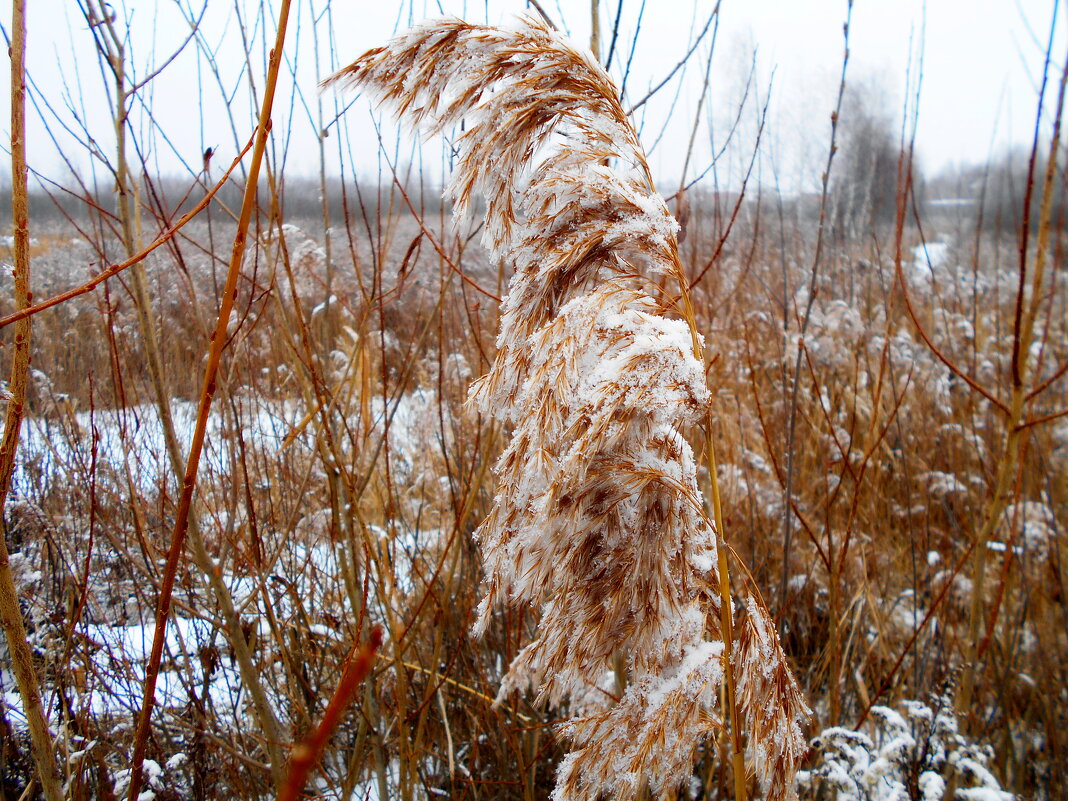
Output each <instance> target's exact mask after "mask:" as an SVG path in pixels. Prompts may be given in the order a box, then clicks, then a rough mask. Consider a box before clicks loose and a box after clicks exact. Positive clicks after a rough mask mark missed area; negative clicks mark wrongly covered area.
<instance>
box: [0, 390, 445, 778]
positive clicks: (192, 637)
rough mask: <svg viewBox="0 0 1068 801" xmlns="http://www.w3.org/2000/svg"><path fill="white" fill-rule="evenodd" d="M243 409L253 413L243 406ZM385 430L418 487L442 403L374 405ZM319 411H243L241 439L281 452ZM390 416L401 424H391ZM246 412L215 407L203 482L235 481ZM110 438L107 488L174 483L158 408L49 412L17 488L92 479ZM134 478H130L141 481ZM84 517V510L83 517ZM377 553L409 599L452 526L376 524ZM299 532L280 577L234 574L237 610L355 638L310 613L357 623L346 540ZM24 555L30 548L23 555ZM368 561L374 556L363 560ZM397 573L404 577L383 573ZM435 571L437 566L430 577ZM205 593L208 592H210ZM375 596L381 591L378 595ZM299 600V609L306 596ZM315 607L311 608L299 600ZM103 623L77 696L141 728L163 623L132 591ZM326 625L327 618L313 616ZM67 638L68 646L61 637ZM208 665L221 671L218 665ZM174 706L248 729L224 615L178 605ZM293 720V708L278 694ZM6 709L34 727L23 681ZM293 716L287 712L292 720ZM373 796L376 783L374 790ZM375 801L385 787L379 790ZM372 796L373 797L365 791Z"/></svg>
mask: <svg viewBox="0 0 1068 801" xmlns="http://www.w3.org/2000/svg"><path fill="white" fill-rule="evenodd" d="M239 406H242V404H240V401H239ZM371 409H372V414H373V418H374V425H373V427H372V433H371V436H372V437H374V436H376V434H375V432H381V431H382V430H383V428H384V426H385V425H387V424H388V426H389V439H390V447H391V450H392V454H391V467H392V470H393V472H394V475H395V477H396V478H398V479H401V480H404V479H407V478H411V479H417V478H418V477H419V471H420V470H421V469H423V468H422V467H421V465H422V463H424V462H425V460H426V457H427V454H428V452H433V451H434V450H437V449H440V447H441V444H440V443H441V439H440V437H441V435H440V434H439V433H438V431H437V429H438V427H439V424H438V420H439V417H438V408H437V397H436V395H435V394H434V393H431V392H425V391H416V392H413V393H409V394H406V395H403V396H401V397H400V398H398V399H396V400H394V401H392V402H386V401H384V400H383V399H381V398H378V399H375V401H374V402H373V403H372V404H371ZM172 411H173V415H174V419H175V423H176V428H177V435H178V439H179V441H180V443H181V446H182V448H183V450H185V449H188V447H189V443H190V441H191V439H192V434H193V429H194V425H195V419H196V405H195V404H194V403H191V402H184V401H175V402H174V403H173V407H172ZM304 417H305V410H304V408H302V407H301V406H300V405H299V404H297V403H294V402H289V401H287V402H259V403H258V404H256V405H254V406H253V405H251V404H243V411H242V412H240V414H239V420H240V425H241V429H242V430H241V433H242V435H243V439H244V441H245V443H246V446H247V447H248V448H250V449H251V450H254V451H257V452H261V453H265V454H273V453H276V452H277V451H278V449H279V448H280V447H281V445H282V443H283V442H284V441H285V440H286V438H287V437H289V436H290V435H291V434H293V432H294V430H295V429H297V428H298V427H300V425H301V422H302V420H303V418H304ZM387 421H388V422H387ZM233 425H234V423H233V416H232V415H226V414H223V413H221V411H220V409H219V408H216V409H215V410H213V413H212V415H211V417H210V419H209V424H208V433H207V439H206V448H205V451H204V455H203V458H202V464H201V471H200V475H201V481H202V483H203V482H208V481H210V480H211V479H212V478H213V477H214V478H218V477H222V476H226V475H228V473H229V471H230V465H231V464H232V459H233V455H234V454H233V453H232V452H231V451H232V450H233V449H234V448H235V447H236V445H235V442H236V437H235V436H234V433H235V432H234V431H233ZM313 429H314V423H312V424H310V425H307V426H306V427H305V428H304V429H303V430H302V432H301V433H300V435H299V436H297V437H296V441H295V442H294V443H293V444H291V445H290V446H289V447H290V448H294V449H295V448H307V449H310V448H311V447H312V440H313V438H314V430H313ZM94 438H95V442H96V470H97V480H98V482H99V483H101V484H107V485H109V486H110V488H111V489H112V490H114V491H115V492H117V493H119V494H121V495H125V494H126V493H128V491H129V486H130V485H131V484H132V485H133V486H134V488H135V490H136V491H137V492H140V493H150V492H152V491H154V490H155V489H156V488H157V487H159V486H160V483H161V482H162V481H164V480H167V481H172V479H171V478H170V465H169V462H168V460H167V457H166V455H165V454H166V451H165V444H164V435H163V428H162V426H161V425H160V423H159V421H158V417H157V415H156V411H155V408H154V407H153V406H151V405H143V406H135V407H129V408H126V409H109V410H95V411H94V412H92V413H90V412H88V411H79V412H76V413H74V414H71V415H69V416H68V417H67V418H66V419H65V420H60V419H56V418H54V417H50V418H46V417H35V418H30V419H28V420H26V421H25V424H24V426H23V431H22V442H21V447H20V460H19V464H18V466H17V470H16V474H15V479H14V491H15V494H16V495H22V496H28V497H34V498H42V497H45V496H46V495H47V493H48V492H49V491H51V490H57V491H62V490H63V487H64V486H68V485H70V484H71V483H75V482H79V481H85V480H86V478H87V477H88V476H89V472H90V464H91V461H92V456H91V453H92V447H93V442H94ZM127 474H128V476H129V477H127ZM72 513H73V514H75V515H77V514H78V512H77V511H76V510H72ZM324 513H328V510H319V511H318V512H317V511H316V510H312V511H311V513H309V515H308V517H315V516H316V515H318V516H320V517H321V516H322V515H323V514H324ZM368 533H369V534H370V536H371V537H372V547H373V548H376V549H377V550H378V551H379V556H380V558H379V559H377V560H375V561H374V562H373V564H372V566H371V574H370V577H371V580H372V581H373V582H376V583H377V584H378V585H380V586H382V585H387V584H388V587H389V588H390V589H389V592H388V593H387V594H390V593H399V594H406V593H409V592H411V590H412V588H413V586H414V574H415V573H416V572H417V570H424V569H425V568H424V567H422V566H419V563H420V562H421V561H422V560H427V559H430V558H432V557H428V555H427V554H428V553H429V551H430V549H428V546H429V545H433V544H434V543H437V542H439V541H440V539H441V536H442V532H441V531H439V530H421V531H408V530H405V529H403V528H402V527H401V526H400V525H399V524H398V525H391V526H389V527H388V530H387V529H383V528H379V527H376V526H370V527H369V529H368ZM305 534H306V535H307V536H301V537H299V539H300V540H304V541H298V538H297V537H292V538H290V539H289V540H288V541H286V543H285V547H284V548H283V549H282V550H281V552H280V554H279V555H278V559H277V562H275V563H274V564H272V566H271V569H270V570H269V573H270V575H269V577H268V578H267V579H261V578H257V577H255V576H250V575H238V574H235V573H233V572H229V568H230V567H231V565H226V567H225V568H224V569H226V570H227V571H228V572H225V573H224V574H223V580H224V581H225V582H226V583H227V585H228V586H229V587H230V590H231V592H232V594H233V596H234V602H235V605H236V606H237V607H238V608H239V609H240V610H241V619H242V622H243V625H247V626H250V627H251V628H250V631H253V632H255V633H256V634H257V635H259V636H260V637H265V638H270V637H271V636H272V633H271V630H270V626H269V622H268V620H267V616H266V612H265V608H266V607H267V606H269V607H270V609H271V611H272V613H273V614H274V616H275V617H276V619H277V620H278V623H279V625H280V626H283V627H284V626H286V625H288V624H289V623H290V622H291V621H292V620H294V619H297V618H301V623H302V625H304V624H307V626H308V630H309V632H310V633H311V634H312V635H313V636H314V637H315V638H316V639H317V640H318V641H319V642H321V643H327V642H330V641H333V642H334V643H338V644H340V643H341V640H342V638H344V637H345V636H347V635H346V631H345V629H344V627H338V626H336V625H334V626H330V625H325V624H324V623H322V622H321V621H320V620H319V619H318V618H315V619H312V620H306V619H303V618H302V617H301V616H303V615H304V613H305V610H309V609H327V610H329V611H331V612H332V613H333V615H334V617H335V618H338V619H351V620H354V619H356V615H355V613H354V610H352V609H350V608H348V603H347V595H346V594H345V593H344V592H343V591H342V590H341V588H342V587H343V578H342V567H341V561H342V559H347V558H349V557H348V556H345V555H344V554H345V548H346V546H345V545H344V544H343V543H342V544H339V543H332V542H330V541H329V540H328V539H326V538H325V537H323V536H322V533H321V532H318V533H314V532H313V533H309V532H305ZM13 556H14V559H13V561H16V560H17V559H18V557H19V556H20V555H19V554H14V555H13ZM361 558H362V557H361ZM386 570H388V571H389V573H390V575H389V576H388V577H387V576H384V575H380V573H381V572H382V571H386ZM427 572H430V571H427ZM40 579H41V577H40V575H38V574H33V573H32V572H31V573H29V574H28V575H27V577H26V578H25V580H24V587H23V591H24V593H25V594H27V595H28V596H29V595H32V594H33V592H34V587H35V586H36V584H37V582H39V581H40ZM199 591H200V592H205V591H206V590H205V589H204V588H203V587H201V588H200V590H199ZM372 592H373V590H372ZM298 599H299V601H298ZM298 603H299V604H300V605H302V606H303V609H298V608H296V606H297V605H298ZM367 611H368V613H369V614H370V616H371V618H372V619H377V618H379V617H381V615H382V612H381V610H380V609H378V608H375V607H374V606H373V605H372V606H371V607H369V608H368V610H367ZM105 614H106V616H107V617H108V620H106V621H105V622H101V621H100V618H101V615H99V614H98V615H95V616H92V617H90V616H88V615H87V616H86V617H85V618H83V620H85V621H89V622H84V623H83V624H81V625H79V627H78V631H77V632H76V634H75V637H76V638H77V639H78V640H79V642H77V643H76V647H77V650H78V651H80V652H81V651H84V652H85V653H88V654H89V655H90V664H89V665H88V666H87V670H86V671H85V680H84V686H82V687H81V688H80V689H78V690H76V691H74V693H75V694H74V704H75V707H76V708H79V709H84V710H86V711H88V712H90V713H91V714H92V715H93V716H94V717H97V718H107V717H112V718H116V719H118V720H128V721H132V720H133V719H134V717H135V715H136V712H137V710H138V709H139V708H140V706H141V700H142V693H143V682H144V679H145V665H146V664H147V662H148V659H149V653H150V651H151V646H152V638H153V633H154V627H155V612H154V609H151V608H139V607H138V604H137V602H136V599H135V598H133V597H131V598H130V599H129V601H127V603H126V606H125V608H122V603H121V600H120V602H119V605H118V607H115V608H110V609H109V610H105ZM313 617H314V616H313ZM65 633H66V632H65V627H64V630H63V631H58V630H56V629H54V628H53V629H52V630H51V633H49V634H47V635H45V634H43V630H41V631H38V632H37V635H35V636H38V637H40V636H47V637H53V638H54V637H56V636H58V637H60V638H63V637H64V636H65ZM60 642H62V640H60ZM206 660H209V661H210V662H211V667H210V668H206V667H205V664H206ZM155 698H156V704H157V706H158V707H159V708H161V709H169V710H172V711H176V710H182V709H184V708H186V707H187V706H188V705H189V704H190V703H191V702H195V700H196V699H205V700H209V699H210V702H211V703H210V706H211V707H212V708H213V709H214V712H215V714H216V715H218V716H220V717H221V718H223V719H224V720H225V719H229V720H233V721H235V722H237V721H239V720H240V719H241V717H242V715H243V714H244V712H243V709H244V707H245V706H246V704H247V702H248V699H247V697H246V693H244V691H243V688H242V683H241V681H240V676H239V673H238V669H237V665H236V663H235V661H234V658H233V656H232V654H231V653H230V648H229V645H228V643H227V641H226V637H225V634H224V633H223V632H222V631H221V630H220V629H219V621H218V620H211V619H206V618H204V619H201V618H195V617H193V613H191V612H190V611H189V610H188V609H182V608H180V607H175V608H174V609H173V611H172V615H171V617H170V619H169V622H168V626H167V633H166V640H165V648H164V659H163V669H162V670H161V672H160V674H159V679H158V683H157V686H156V692H155ZM272 701H273V703H274V704H275V705H276V707H277V708H278V709H279V711H280V713H281V712H282V710H283V708H284V703H285V702H284V700H283V699H281V698H275V699H272ZM0 702H2V704H3V706H4V708H5V709H4V710H3V711H4V712H6V714H7V716H8V719H9V720H10V721H11V722H12V724H13V725H14V726H15V727H16V728H23V727H24V726H25V716H24V714H23V711H22V704H21V700H20V698H19V694H18V691H17V689H16V687H15V683H14V680H13V677H12V675H11V673H10V672H9V671H8V670H3V671H0ZM282 716H283V717H284V714H283V715H282ZM363 789H364V790H365V791H366V790H368V788H363ZM369 789H370V797H372V798H373V797H375V796H376V794H377V787H370V788H369ZM361 797H362V795H361Z"/></svg>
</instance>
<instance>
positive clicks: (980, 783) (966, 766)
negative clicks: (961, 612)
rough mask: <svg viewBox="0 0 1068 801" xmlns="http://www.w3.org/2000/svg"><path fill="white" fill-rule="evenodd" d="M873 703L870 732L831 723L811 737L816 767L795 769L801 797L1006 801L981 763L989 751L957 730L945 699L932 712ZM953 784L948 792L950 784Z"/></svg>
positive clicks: (915, 705) (916, 705)
mask: <svg viewBox="0 0 1068 801" xmlns="http://www.w3.org/2000/svg"><path fill="white" fill-rule="evenodd" d="M901 706H902V712H901V713H899V712H896V711H894V710H893V709H890V708H889V707H885V706H876V707H872V710H871V714H872V720H873V726H872V729H873V731H872V736H871V737H869V736H868V735H867V734H865V733H863V732H860V731H853V730H851V729H844V728H840V727H835V728H831V729H826V730H825V731H823V732H822V733H821V734H820V735H819V736H818V737H816V738H815V739H814V740H813V741H812V747H813V750H815V751H816V752H817V764H816V767H814V768H813V769H812V770H805V771H800V772H799V773H798V775H797V778H798V784H799V785H800V787H801V789H802V794H803V796H804V797H806V798H821V799H830V801H912V800H913V799H918V801H1012V798H1013V796H1012V794H1011V793H1007V792H1005V791H1003V790H1002V789H1001V785H1000V784H998V781H997V779H996V778H995V777H994V775H993V774H992V773H991V772H990V770H989V769H988V768H987V764H988V763H989V761H990V756H991V752H990V750H989V748H983V747H981V746H979V745H976V744H975V743H973V742H971V741H969V740H968V739H967V738H965V737H964V736H963V735H962V734H960V732H959V731H958V730H957V718H956V715H954V713H953V703H952V699H951V698H949V697H939V698H936V699H935V702H934V704H933V707H934V708H933V709H932V707H931V706H928V705H927V704H924V703H921V702H919V701H904V702H903V703H902V705H901ZM954 788H955V789H954Z"/></svg>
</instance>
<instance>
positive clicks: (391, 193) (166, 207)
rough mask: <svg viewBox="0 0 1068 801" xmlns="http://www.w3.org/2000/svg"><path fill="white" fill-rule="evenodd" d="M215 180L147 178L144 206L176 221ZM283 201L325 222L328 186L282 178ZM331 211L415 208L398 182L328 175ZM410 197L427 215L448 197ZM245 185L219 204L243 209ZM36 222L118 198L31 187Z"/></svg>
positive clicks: (231, 186)
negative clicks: (405, 197) (350, 178)
mask: <svg viewBox="0 0 1068 801" xmlns="http://www.w3.org/2000/svg"><path fill="white" fill-rule="evenodd" d="M212 185H213V184H212V183H210V182H206V181H203V180H201V181H197V180H195V179H192V178H181V177H165V178H153V179H145V178H144V177H142V180H141V182H140V184H139V186H138V193H139V196H140V201H141V203H142V207H143V208H144V207H147V208H148V209H150V210H151V212H150V213H151V214H152V216H157V217H166V218H167V219H171V220H173V219H177V218H178V217H180V216H181V215H182V214H185V213H186V212H188V211H190V210H191V209H193V208H194V207H195V206H196V205H197V203H199V202H200V201H201V200H202V199H203V198H204V196H205V194H207V192H208V191H209V190H210V189H211V187H212ZM280 189H281V192H280V202H281V204H282V209H281V212H282V219H300V220H314V221H321V220H322V219H323V217H324V206H323V196H324V192H323V186H322V184H321V183H320V182H319V181H318V180H317V179H314V178H307V177H296V178H287V179H283V180H282V181H281V182H280ZM325 190H326V191H325V196H326V200H327V203H326V209H325V211H326V212H327V213H328V214H329V217H330V224H331V225H338V224H340V223H343V222H344V220H345V215H346V214H348V216H349V217H350V219H355V220H358V219H359V218H361V217H362V216H363V215H365V214H366V215H367V216H368V218H369V219H375V217H376V216H377V215H378V214H379V213H381V214H382V215H383V216H389V215H397V214H400V215H407V214H410V213H411V211H410V209H409V207H408V203H407V202H406V201H405V199H404V196H403V195H402V193H401V192H400V190H399V189H398V188H397V187H396V186H395V185H393V184H384V185H382V186H378V185H377V184H374V183H370V182H363V181H348V182H345V183H342V181H341V180H340V179H337V178H334V179H328V180H327V182H326V187H325ZM404 191H405V194H407V196H408V201H410V202H411V204H412V205H413V206H414V207H415V208H416V209H417V210H418V211H420V212H421V213H423V214H438V213H439V212H441V210H442V206H443V204H444V201H443V200H442V197H441V186H440V185H439V184H431V183H420V182H413V183H412V185H410V186H407V187H405V190H404ZM243 192H244V185H243V183H242V182H241V181H240V177H239V176H238V177H237V179H236V180H233V181H231V182H229V183H228V184H226V185H225V186H224V187H222V189H220V190H219V192H218V193H217V194H216V195H215V198H214V201H213V202H214V203H216V204H219V205H220V206H224V207H226V208H228V209H231V210H232V211H234V213H235V214H236V213H237V210H238V209H239V208H240V207H241V198H242V194H243ZM260 203H261V207H262V208H263V209H265V210H266V209H267V208H268V206H269V204H270V192H269V190H268V188H267V186H266V184H264V186H262V187H261V189H260ZM29 207H30V220H31V223H32V222H34V221H36V222H38V223H50V222H60V221H63V220H66V219H72V220H75V221H85V220H88V219H89V217H90V216H93V217H97V216H98V212H99V210H101V209H102V210H104V211H105V212H109V213H114V211H115V209H116V197H115V192H114V190H113V189H111V188H110V187H109V188H100V187H98V188H96V189H94V190H88V189H86V188H84V187H77V186H67V187H63V188H60V187H57V186H50V187H45V186H42V185H40V184H38V185H37V186H31V188H30V195H29ZM0 220H2V221H3V223H4V224H5V225H10V221H11V184H10V182H9V181H6V182H4V183H3V184H2V185H0Z"/></svg>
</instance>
